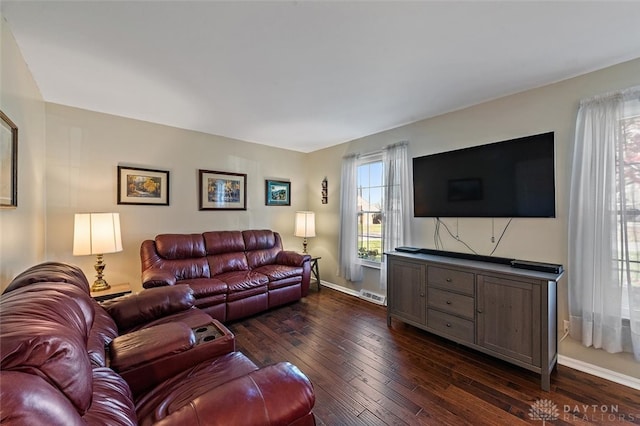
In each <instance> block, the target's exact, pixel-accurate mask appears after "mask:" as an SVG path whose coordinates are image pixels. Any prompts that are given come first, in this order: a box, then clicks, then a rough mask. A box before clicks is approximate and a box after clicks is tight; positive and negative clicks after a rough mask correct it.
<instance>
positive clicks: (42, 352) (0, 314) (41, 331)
mask: <svg viewBox="0 0 640 426" xmlns="http://www.w3.org/2000/svg"><path fill="white" fill-rule="evenodd" d="M0 324H2V327H1V328H0V366H1V367H2V371H3V372H5V371H15V372H20V373H25V374H30V375H34V376H38V377H40V378H42V379H44V380H45V381H46V382H48V383H49V384H50V385H51V386H53V387H54V388H56V389H58V390H59V391H60V392H61V393H62V394H63V395H64V396H65V397H66V398H67V399H68V400H69V401H70V402H71V404H72V405H73V406H74V407H75V409H76V411H77V412H78V413H79V414H80V415H83V414H84V413H85V411H86V410H87V409H88V408H89V406H90V404H91V398H92V387H93V382H92V377H91V362H90V359H89V355H88V353H87V346H86V344H87V338H88V335H89V330H90V329H91V326H92V324H93V301H92V300H91V299H90V297H89V295H88V294H86V293H84V292H83V291H82V290H81V289H79V288H78V287H76V286H75V285H73V284H68V283H54V284H52V283H36V284H32V285H28V286H26V287H22V288H18V289H14V290H13V291H11V292H9V293H6V294H3V295H2V298H0Z"/></svg>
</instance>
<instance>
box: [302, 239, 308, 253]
mask: <svg viewBox="0 0 640 426" xmlns="http://www.w3.org/2000/svg"><path fill="white" fill-rule="evenodd" d="M302 254H308V253H307V238H306V237H305V239H304V240H302Z"/></svg>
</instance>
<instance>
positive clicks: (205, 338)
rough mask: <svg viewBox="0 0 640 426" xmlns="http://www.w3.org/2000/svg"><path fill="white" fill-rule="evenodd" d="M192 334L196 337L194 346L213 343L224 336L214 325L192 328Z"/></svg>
mask: <svg viewBox="0 0 640 426" xmlns="http://www.w3.org/2000/svg"><path fill="white" fill-rule="evenodd" d="M193 333H194V334H195V335H196V345H201V344H203V343H207V342H213V341H214V340H216V339H217V338H219V337H222V336H224V333H223V332H222V331H221V330H219V329H218V327H216V326H215V325H214V324H207V325H203V326H202V327H197V328H194V329H193Z"/></svg>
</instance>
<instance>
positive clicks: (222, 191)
mask: <svg viewBox="0 0 640 426" xmlns="http://www.w3.org/2000/svg"><path fill="white" fill-rule="evenodd" d="M198 175H199V191H198V194H199V197H198V198H199V203H198V208H199V209H200V210H246V209H247V175H246V174H242V173H229V172H218V171H213V170H198Z"/></svg>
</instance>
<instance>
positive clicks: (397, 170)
mask: <svg viewBox="0 0 640 426" xmlns="http://www.w3.org/2000/svg"><path fill="white" fill-rule="evenodd" d="M408 145H409V143H408V142H398V143H396V144H393V145H390V146H388V147H386V148H385V149H384V151H383V154H382V157H383V163H384V176H385V182H384V184H385V187H384V197H382V198H383V203H384V206H383V209H382V210H383V214H384V220H383V221H382V223H383V229H382V232H383V238H382V241H384V250H385V251H389V250H394V249H395V248H396V247H399V246H404V245H407V244H408V243H409V241H410V239H411V213H412V209H411V206H412V200H413V197H412V192H411V183H410V181H409V149H408ZM380 287H381V288H382V289H386V288H387V262H386V259H385V257H384V256H383V257H382V264H381V267H380Z"/></svg>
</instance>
